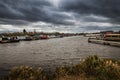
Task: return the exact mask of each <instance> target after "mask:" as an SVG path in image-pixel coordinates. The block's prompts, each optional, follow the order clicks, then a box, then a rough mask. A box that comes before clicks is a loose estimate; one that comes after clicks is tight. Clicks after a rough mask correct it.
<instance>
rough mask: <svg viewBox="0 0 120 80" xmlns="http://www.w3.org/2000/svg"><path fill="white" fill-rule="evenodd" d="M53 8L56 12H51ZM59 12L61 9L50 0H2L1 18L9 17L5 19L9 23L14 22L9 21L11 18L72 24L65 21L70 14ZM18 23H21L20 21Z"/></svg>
mask: <svg viewBox="0 0 120 80" xmlns="http://www.w3.org/2000/svg"><path fill="white" fill-rule="evenodd" d="M52 10H54V12H52V13H51V11H52ZM59 13H60V12H59V10H56V9H55V8H54V6H52V5H51V3H50V2H49V1H48V0H17V1H16V0H1V2H0V18H2V19H8V20H7V21H5V23H8V24H9V23H11V24H13V22H12V21H10V22H9V20H10V19H11V20H23V21H29V22H37V21H44V22H48V23H55V24H64V25H70V24H72V23H70V22H67V21H64V20H65V19H67V18H68V19H69V17H68V16H65V15H63V14H59ZM1 21H3V20H1ZM16 23H18V24H19V21H17V22H15V24H16ZM20 23H21V22H20Z"/></svg>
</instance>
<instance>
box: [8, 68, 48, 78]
mask: <svg viewBox="0 0 120 80" xmlns="http://www.w3.org/2000/svg"><path fill="white" fill-rule="evenodd" d="M9 80H46V76H45V73H44V71H43V69H41V68H38V69H37V70H33V69H32V67H29V66H20V67H14V68H12V69H11V71H10V73H9Z"/></svg>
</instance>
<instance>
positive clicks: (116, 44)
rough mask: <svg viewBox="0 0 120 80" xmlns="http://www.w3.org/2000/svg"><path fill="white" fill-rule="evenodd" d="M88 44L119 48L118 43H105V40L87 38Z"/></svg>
mask: <svg viewBox="0 0 120 80" xmlns="http://www.w3.org/2000/svg"><path fill="white" fill-rule="evenodd" d="M88 42H89V43H96V44H102V45H110V46H116V47H120V42H115V41H105V40H98V39H95V38H88Z"/></svg>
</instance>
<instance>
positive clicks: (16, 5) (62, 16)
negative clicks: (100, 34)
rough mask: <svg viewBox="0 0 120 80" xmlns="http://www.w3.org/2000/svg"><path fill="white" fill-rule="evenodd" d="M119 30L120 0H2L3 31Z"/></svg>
mask: <svg viewBox="0 0 120 80" xmlns="http://www.w3.org/2000/svg"><path fill="white" fill-rule="evenodd" d="M24 28H25V29H27V30H29V31H33V30H34V29H35V30H36V31H45V32H54V31H55V32H56V31H59V32H93V31H94V32H96V31H103V30H120V0H0V32H9V31H22V30H23V29H24Z"/></svg>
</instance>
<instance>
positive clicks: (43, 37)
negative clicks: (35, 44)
mask: <svg viewBox="0 0 120 80" xmlns="http://www.w3.org/2000/svg"><path fill="white" fill-rule="evenodd" d="M40 39H49V37H48V36H47V35H42V36H40Z"/></svg>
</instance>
